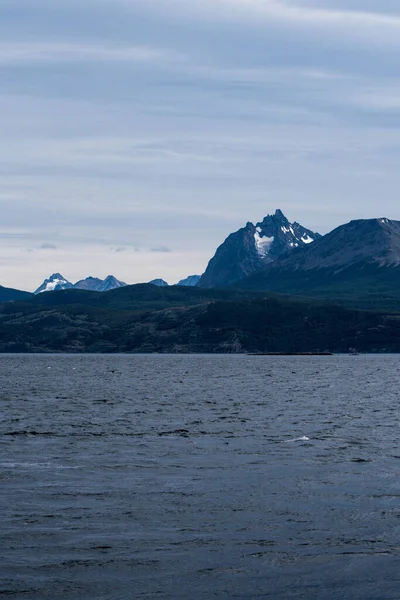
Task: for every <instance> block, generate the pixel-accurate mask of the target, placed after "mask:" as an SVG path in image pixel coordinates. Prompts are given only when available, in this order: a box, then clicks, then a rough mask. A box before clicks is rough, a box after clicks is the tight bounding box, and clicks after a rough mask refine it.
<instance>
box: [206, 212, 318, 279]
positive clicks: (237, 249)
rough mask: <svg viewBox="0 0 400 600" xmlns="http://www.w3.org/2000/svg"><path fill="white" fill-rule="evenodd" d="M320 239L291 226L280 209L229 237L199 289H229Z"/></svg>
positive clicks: (211, 261)
mask: <svg viewBox="0 0 400 600" xmlns="http://www.w3.org/2000/svg"><path fill="white" fill-rule="evenodd" d="M320 237H321V235H320V234H319V233H316V232H314V231H311V230H310V229H307V228H305V227H303V226H302V225H300V224H299V223H297V222H294V223H290V222H289V220H288V219H287V218H286V217H285V215H284V214H283V212H282V211H281V210H279V209H277V210H276V211H275V213H274V214H273V215H267V216H266V217H264V219H263V220H262V221H261V222H260V223H257V224H256V225H254V224H253V223H250V222H248V223H247V224H246V226H245V227H243V228H241V229H239V230H238V231H235V232H234V233H231V234H230V235H229V236H228V237H227V238H226V240H225V241H224V242H223V243H222V244H221V245H220V246H219V248H218V249H217V251H216V253H215V255H214V257H213V258H212V259H211V260H210V262H209V263H208V266H207V269H206V271H205V273H204V274H203V275H202V277H201V278H200V281H199V282H198V284H197V285H198V286H199V287H219V286H225V285H230V284H232V283H234V282H236V281H239V280H241V279H244V278H245V277H248V276H249V275H252V274H253V273H256V272H257V271H259V270H261V269H262V268H263V267H265V266H266V265H268V264H269V263H271V262H273V261H275V260H276V259H277V258H279V257H280V256H282V255H283V254H285V253H288V252H290V251H292V250H294V249H295V248H299V247H303V246H307V245H309V244H311V243H312V242H314V241H315V240H317V239H319V238H320Z"/></svg>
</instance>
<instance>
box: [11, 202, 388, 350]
mask: <svg viewBox="0 0 400 600" xmlns="http://www.w3.org/2000/svg"><path fill="white" fill-rule="evenodd" d="M262 223H264V226H263V227H261V226H260V225H259V224H257V225H252V224H247V225H246V227H245V228H243V229H242V230H239V231H238V232H235V233H233V234H232V235H231V236H229V237H228V238H227V240H226V241H225V242H224V243H223V244H222V246H220V248H219V249H218V250H217V252H216V254H215V256H214V257H213V259H212V260H211V261H210V264H209V267H208V268H207V271H206V273H205V275H204V276H203V277H202V278H199V277H198V276H193V277H190V278H188V280H187V281H186V284H182V282H180V285H176V286H169V285H168V284H167V283H166V282H165V281H163V280H153V281H152V282H151V283H152V284H141V285H133V286H127V285H126V284H125V283H123V282H120V281H118V280H116V279H115V278H114V277H113V276H109V277H107V278H106V279H105V280H101V279H97V278H94V277H88V278H86V279H84V280H81V281H79V282H77V283H76V284H72V283H71V282H69V281H68V280H66V279H65V278H64V277H63V276H62V275H61V274H60V273H54V274H53V275H52V276H51V277H50V278H49V279H47V280H46V281H45V282H44V283H43V284H42V286H40V288H38V290H37V293H36V294H30V293H28V292H22V291H19V290H13V289H10V288H4V287H0V352H2V351H4V352H22V351H24V352H32V351H35V352H46V351H52V352H55V351H62V352H86V351H91V352H114V351H115V352H117V351H118V352H129V351H132V352H155V351H157V352H236V351H245V352H292V351H294V352H298V351H300V352H304V351H306V352H308V351H310V352H314V351H335V352H346V351H347V350H348V349H349V348H356V349H357V350H360V351H365V352H389V351H390V352H400V221H394V220H390V219H387V218H384V217H382V218H379V219H359V220H354V221H351V222H350V223H346V224H344V225H341V226H339V227H337V228H336V229H334V230H333V231H331V232H330V233H328V234H326V235H324V236H320V235H318V234H316V233H314V232H312V231H311V230H309V229H306V228H304V227H302V226H301V225H298V224H297V223H290V222H289V221H287V219H286V217H284V215H283V214H282V213H281V211H276V213H275V214H273V215H267V217H266V218H265V219H264V220H263V221H262ZM244 230H245V231H244ZM266 238H268V240H267V239H266ZM272 238H273V239H272ZM232 240H233V241H232ZM260 240H261V241H260ZM260 248H263V251H262V252H261V250H260ZM255 249H256V250H257V252H259V258H260V256H261V254H262V259H261V264H262V266H261V268H257V269H256V270H254V271H252V269H253V268H255V261H254V260H253V259H254V250H255ZM218 264H220V265H221V270H220V271H218V269H217V267H218ZM252 265H253V266H252ZM258 265H260V263H258ZM249 271H250V272H249ZM234 273H236V274H239V275H238V278H237V279H236V280H233V281H232V277H233V274H234ZM199 279H200V280H199ZM213 282H214V283H215V282H217V285H215V286H214V285H213ZM223 282H224V283H223ZM196 284H197V285H196ZM60 288H64V289H60ZM44 290H51V291H52V293H40V292H42V291H44ZM365 309H368V310H365Z"/></svg>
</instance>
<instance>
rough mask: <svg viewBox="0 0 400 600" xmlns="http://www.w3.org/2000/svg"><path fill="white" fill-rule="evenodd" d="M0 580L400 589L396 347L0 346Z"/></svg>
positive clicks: (129, 587)
mask: <svg viewBox="0 0 400 600" xmlns="http://www.w3.org/2000/svg"><path fill="white" fill-rule="evenodd" d="M0 390H1V391H0V398H1V399H0V486H1V488H0V491H1V493H0V555H1V556H0V596H5V597H11V598H18V599H19V598H21V599H23V600H30V599H32V600H33V599H34V600H47V599H48V600H54V599H55V598H62V599H63V600H85V599H93V600H95V599H96V600H98V599H110V600H113V599H129V598H134V599H136V598H138V599H144V598H146V599H153V598H157V599H158V598H159V599H171V600H175V599H190V600H197V599H198V600H200V599H204V600H205V599H209V598H241V599H253V598H254V599H258V598H268V599H271V600H272V599H273V600H281V599H282V600H287V599H293V598H296V599H299V598H306V599H307V600H313V599H315V600H317V599H318V600H325V599H326V600H334V599H339V598H340V599H349V600H350V599H351V600H372V599H374V600H383V599H385V600H389V599H390V600H392V599H393V600H397V599H399V598H400V419H399V415H400V407H399V398H400V391H399V390H400V357H399V356H326V357H322V356H318V357H304V356H298V357H268V356H241V355H234V356H217V355H216V356H194V355H191V356H168V355H164V356H163V355H151V356H135V355H126V356H121V355H107V356H104V355H103V356H94V355H87V356H66V355H59V356H56V355H42V356H37V355H14V356H10V355H3V356H0Z"/></svg>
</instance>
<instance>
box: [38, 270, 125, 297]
mask: <svg viewBox="0 0 400 600" xmlns="http://www.w3.org/2000/svg"><path fill="white" fill-rule="evenodd" d="M126 285H127V284H126V283H124V282H123V281H119V280H118V279H116V278H115V277H114V276H113V275H108V277H106V278H105V279H99V278H97V277H86V279H81V280H80V281H77V282H76V283H71V282H70V281H68V279H65V277H63V276H62V275H61V274H60V273H53V275H50V277H49V278H48V279H45V280H44V282H43V283H42V285H40V286H39V287H38V288H37V290H35V292H34V293H35V294H41V293H42V292H54V291H57V290H70V289H76V290H89V291H92V292H108V291H110V290H115V289H117V288H120V287H124V286H126Z"/></svg>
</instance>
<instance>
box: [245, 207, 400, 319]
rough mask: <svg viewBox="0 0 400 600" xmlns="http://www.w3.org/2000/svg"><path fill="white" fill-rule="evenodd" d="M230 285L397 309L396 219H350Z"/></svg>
mask: <svg viewBox="0 0 400 600" xmlns="http://www.w3.org/2000/svg"><path fill="white" fill-rule="evenodd" d="M235 285H237V287H241V288H245V289H253V290H266V291H270V292H271V291H273V292H279V293H285V294H302V295H303V296H305V295H307V296H318V297H321V298H331V299H343V300H346V301H350V302H351V303H352V304H353V305H355V306H359V307H364V308H377V309H382V310H400V222H399V221H391V220H389V219H386V218H381V219H363V220H357V221H351V222H350V223H347V224H345V225H341V226H340V227H338V228H337V229H335V230H333V231H332V232H331V233H329V234H327V235H326V236H324V237H323V238H320V239H318V240H316V241H315V243H314V244H312V245H310V246H309V247H306V248H299V249H297V250H294V251H293V252H292V253H291V254H288V255H285V256H283V257H281V258H280V259H278V260H277V261H276V262H274V263H272V264H271V265H268V266H267V267H265V268H264V269H262V270H261V271H259V272H258V273H255V274H253V275H252V276H250V277H248V278H247V279H244V280H241V281H238V282H237V284H235Z"/></svg>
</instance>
